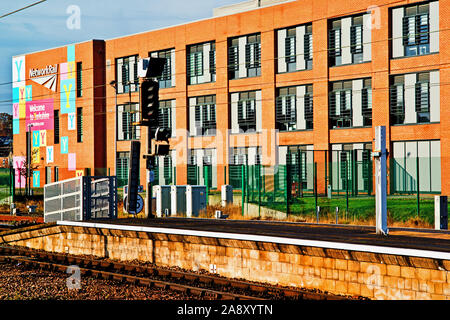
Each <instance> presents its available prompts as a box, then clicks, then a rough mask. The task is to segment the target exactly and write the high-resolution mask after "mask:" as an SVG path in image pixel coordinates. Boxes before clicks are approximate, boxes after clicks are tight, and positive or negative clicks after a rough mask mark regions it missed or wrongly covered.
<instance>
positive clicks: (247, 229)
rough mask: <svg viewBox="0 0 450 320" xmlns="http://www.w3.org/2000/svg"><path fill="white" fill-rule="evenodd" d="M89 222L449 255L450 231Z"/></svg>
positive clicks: (261, 223)
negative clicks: (382, 231) (385, 231)
mask: <svg viewBox="0 0 450 320" xmlns="http://www.w3.org/2000/svg"><path fill="white" fill-rule="evenodd" d="M88 222H89V221H88ZM90 222H92V223H101V224H111V225H129V226H141V227H153V228H169V229H170V228H173V229H182V230H198V231H208V232H217V233H231V234H244V235H257V236H268V237H281V238H292V239H303V240H316V241H329V242H339V243H348V244H358V245H368V246H382V247H392V248H405V249H417V250H427V251H438V252H447V253H450V231H445V230H443V231H436V230H432V229H413V228H389V234H388V235H387V236H384V235H377V234H376V232H375V227H370V226H348V225H329V224H327V225H326V224H308V223H283V222H276V221H258V220H224V219H198V218H192V219H186V218H178V217H170V218H155V219H140V218H136V219H116V220H95V221H90Z"/></svg>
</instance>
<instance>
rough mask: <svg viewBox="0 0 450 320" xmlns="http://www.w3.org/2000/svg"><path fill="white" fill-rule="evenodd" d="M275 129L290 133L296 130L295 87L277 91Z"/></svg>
mask: <svg viewBox="0 0 450 320" xmlns="http://www.w3.org/2000/svg"><path fill="white" fill-rule="evenodd" d="M275 108H276V110H275V112H276V121H277V129H279V130H280V131H292V130H296V129H297V87H290V88H281V89H279V96H278V97H277V99H276V106H275Z"/></svg>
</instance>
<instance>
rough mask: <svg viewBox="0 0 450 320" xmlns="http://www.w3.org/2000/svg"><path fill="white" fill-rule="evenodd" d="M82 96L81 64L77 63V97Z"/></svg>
mask: <svg viewBox="0 0 450 320" xmlns="http://www.w3.org/2000/svg"><path fill="white" fill-rule="evenodd" d="M82 96H83V63H82V62H77V97H78V98H80V97H82Z"/></svg>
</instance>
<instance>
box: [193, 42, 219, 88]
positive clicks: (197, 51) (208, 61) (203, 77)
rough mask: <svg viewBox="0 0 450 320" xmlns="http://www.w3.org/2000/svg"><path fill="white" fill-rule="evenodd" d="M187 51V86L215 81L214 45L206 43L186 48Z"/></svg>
mask: <svg viewBox="0 0 450 320" xmlns="http://www.w3.org/2000/svg"><path fill="white" fill-rule="evenodd" d="M187 51H188V53H187V76H188V84H197V83H206V82H213V81H215V80H216V77H215V74H216V54H215V51H216V49H215V43H214V42H207V43H202V44H198V45H192V46H189V47H188V49H187Z"/></svg>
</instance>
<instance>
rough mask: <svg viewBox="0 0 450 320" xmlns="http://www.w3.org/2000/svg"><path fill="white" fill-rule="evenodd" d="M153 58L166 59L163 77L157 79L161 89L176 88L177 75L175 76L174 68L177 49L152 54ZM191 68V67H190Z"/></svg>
mask: <svg viewBox="0 0 450 320" xmlns="http://www.w3.org/2000/svg"><path fill="white" fill-rule="evenodd" d="M150 56H151V57H155V58H165V59H166V64H165V65H164V69H163V72H162V75H161V76H159V77H157V79H158V82H159V88H161V89H165V88H171V87H174V86H175V79H174V78H175V75H174V69H175V68H174V67H175V49H168V50H162V51H157V52H152V53H150ZM188 67H189V65H188Z"/></svg>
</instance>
